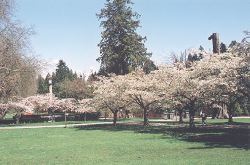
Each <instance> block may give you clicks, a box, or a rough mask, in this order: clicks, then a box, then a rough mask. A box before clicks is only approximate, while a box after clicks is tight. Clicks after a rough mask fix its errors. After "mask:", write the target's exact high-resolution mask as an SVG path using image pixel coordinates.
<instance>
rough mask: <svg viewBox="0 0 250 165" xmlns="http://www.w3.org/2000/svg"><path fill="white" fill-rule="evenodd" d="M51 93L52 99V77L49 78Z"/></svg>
mask: <svg viewBox="0 0 250 165" xmlns="http://www.w3.org/2000/svg"><path fill="white" fill-rule="evenodd" d="M49 95H50V100H52V96H53V90H52V77H50V78H49Z"/></svg>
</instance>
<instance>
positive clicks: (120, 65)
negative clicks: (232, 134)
mask: <svg viewBox="0 0 250 165" xmlns="http://www.w3.org/2000/svg"><path fill="white" fill-rule="evenodd" d="M0 2H1V4H0V7H1V8H0V76H1V79H0V103H2V104H0V119H1V118H3V116H4V115H5V114H6V113H7V112H8V111H10V110H16V112H18V113H20V112H23V111H32V112H35V111H37V112H48V111H49V110H60V111H63V112H67V111H73V112H77V111H82V110H83V109H90V110H93V109H95V110H96V111H101V112H105V113H106V112H110V113H111V114H112V115H113V124H114V125H116V123H117V118H118V113H119V112H124V111H126V112H128V111H129V112H131V113H137V112H139V113H141V114H143V118H144V120H143V121H144V122H143V124H144V126H147V125H148V124H149V121H148V115H149V112H151V111H156V110H157V109H164V110H166V109H174V110H177V111H178V113H179V114H181V113H183V112H184V111H188V113H189V127H190V128H194V127H195V122H194V118H195V115H197V113H199V112H200V111H206V112H207V113H212V112H211V111H212V110H213V108H214V107H220V106H221V105H226V107H227V112H228V116H229V117H228V120H229V122H233V116H235V114H236V113H239V111H240V109H244V111H246V112H247V111H248V112H247V113H249V110H250V44H249V42H248V39H249V32H245V34H246V37H245V38H244V39H243V40H242V42H239V43H238V42H236V41H235V42H232V43H231V44H230V45H229V47H228V49H227V48H226V45H225V44H223V43H222V44H221V49H222V52H223V53H222V54H220V55H218V54H211V53H208V52H206V51H205V50H204V48H203V47H202V46H201V47H200V50H199V51H195V50H193V51H191V52H190V53H189V54H188V55H187V54H181V56H178V55H176V54H173V63H172V64H166V65H162V66H156V65H155V64H154V63H153V62H152V61H151V60H150V54H149V53H147V49H146V48H145V45H144V42H145V39H146V38H145V37H141V36H140V35H139V34H137V31H136V30H137V28H138V27H139V23H140V22H139V20H138V19H139V15H138V14H137V13H135V12H133V11H132V8H131V5H132V4H133V3H132V2H131V1H130V0H107V3H106V4H105V7H104V8H103V9H102V10H101V12H100V13H99V14H97V16H98V18H99V19H100V20H101V27H102V28H103V32H102V40H101V42H100V43H99V47H100V57H99V58H98V59H97V60H98V61H99V62H100V63H101V67H100V72H99V74H98V75H96V74H92V75H91V76H90V78H89V81H87V80H85V77H84V76H78V75H77V74H76V73H74V72H73V71H72V70H71V69H69V67H68V66H67V65H66V63H65V62H64V61H63V60H60V61H59V63H58V64H57V69H56V71H55V72H53V73H52V75H50V74H48V75H47V76H46V77H45V78H43V77H42V76H38V77H36V75H37V71H38V69H39V65H38V62H37V59H36V58H34V57H32V56H28V55H27V43H28V37H29V35H30V30H29V29H27V28H25V27H23V26H22V25H21V24H18V23H16V22H15V21H13V20H12V19H11V11H12V10H11V5H12V3H11V2H12V1H10V0H5V1H0ZM49 79H52V82H53V92H54V94H55V97H53V98H52V99H51V98H50V97H48V96H46V93H48V86H49V84H48V80H49ZM36 80H37V81H38V83H37V84H38V87H37V88H36ZM36 89H37V93H38V94H45V95H38V96H32V97H28V98H24V99H20V100H19V101H18V102H16V103H13V101H15V99H17V97H19V96H20V97H26V96H29V95H32V94H34V93H35V91H36ZM69 98H70V99H69ZM10 101H12V102H10ZM181 116H182V115H180V122H181V121H182V118H181Z"/></svg>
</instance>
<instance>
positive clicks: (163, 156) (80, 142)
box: [0, 125, 250, 165]
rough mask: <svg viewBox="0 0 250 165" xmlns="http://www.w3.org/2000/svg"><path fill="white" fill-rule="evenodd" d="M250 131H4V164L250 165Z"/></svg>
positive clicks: (93, 128)
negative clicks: (249, 164)
mask: <svg viewBox="0 0 250 165" xmlns="http://www.w3.org/2000/svg"><path fill="white" fill-rule="evenodd" d="M248 138H249V130H248V129H247V127H246V128H240V129H239V128H231V129H225V128H201V127H200V128H197V129H196V130H189V129H186V128H171V127H167V126H158V127H154V126H151V127H148V128H146V129H145V128H143V127H142V126H138V125H120V126H117V127H112V126H91V127H90V126H88V127H81V128H52V129H47V128H45V129H23V130H1V131H0V141H1V145H0V155H1V159H0V164H5V165H7V164H20V165H22V164H25V165H27V164H97V165H98V164H100V165H106V164H107V165H108V164H116V165H117V164H124V165H130V164H134V165H140V164H143V165H147V164H148V165H152V164H157V165H161V164H185V165H186V164H216V165H217V164H231V165H232V164H237V165H238V164H248V163H249V162H250V157H249V154H250V151H249V150H248V148H249V143H248V142H249V141H248Z"/></svg>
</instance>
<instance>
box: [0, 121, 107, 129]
mask: <svg viewBox="0 0 250 165" xmlns="http://www.w3.org/2000/svg"><path fill="white" fill-rule="evenodd" d="M110 124H112V122H98V123H83V124H67V126H66V127H67V128H73V127H79V126H91V125H110ZM64 127H65V125H64V124H63V125H46V126H45V125H44V126H13V127H0V130H10V129H34V128H64Z"/></svg>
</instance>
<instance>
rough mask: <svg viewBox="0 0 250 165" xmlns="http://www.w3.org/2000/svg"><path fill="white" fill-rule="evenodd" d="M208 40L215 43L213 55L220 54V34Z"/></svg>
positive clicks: (214, 34) (213, 35)
mask: <svg viewBox="0 0 250 165" xmlns="http://www.w3.org/2000/svg"><path fill="white" fill-rule="evenodd" d="M208 40H212V42H213V53H214V54H220V39H219V33H213V34H212V35H211V36H210V37H209V38H208Z"/></svg>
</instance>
